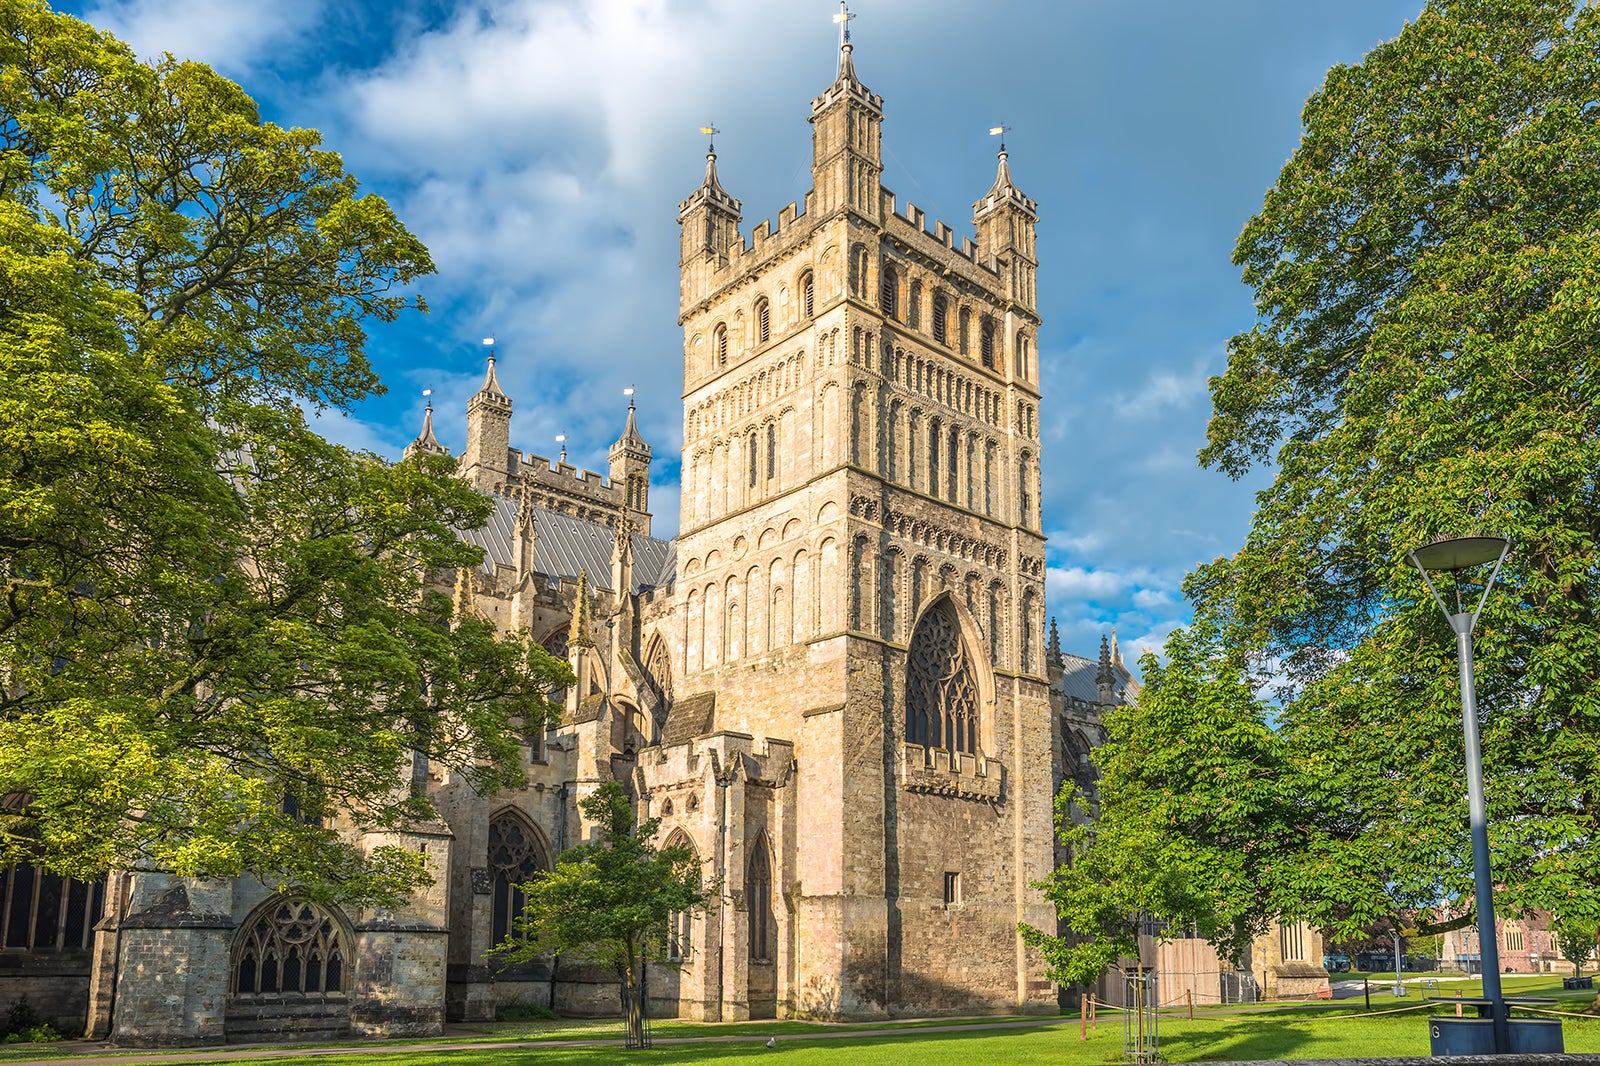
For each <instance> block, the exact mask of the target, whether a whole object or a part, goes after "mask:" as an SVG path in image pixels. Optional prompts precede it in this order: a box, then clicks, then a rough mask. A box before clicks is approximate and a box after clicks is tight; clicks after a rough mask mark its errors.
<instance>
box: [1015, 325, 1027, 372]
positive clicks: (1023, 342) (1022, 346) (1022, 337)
mask: <svg viewBox="0 0 1600 1066" xmlns="http://www.w3.org/2000/svg"><path fill="white" fill-rule="evenodd" d="M1027 376H1028V335H1027V334H1026V333H1021V332H1019V333H1018V334H1017V377H1019V378H1025V377H1027Z"/></svg>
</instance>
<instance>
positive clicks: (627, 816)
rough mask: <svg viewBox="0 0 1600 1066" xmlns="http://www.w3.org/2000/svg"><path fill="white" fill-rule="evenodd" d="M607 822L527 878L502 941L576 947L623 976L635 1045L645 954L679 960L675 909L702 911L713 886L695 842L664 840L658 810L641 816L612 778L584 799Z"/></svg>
mask: <svg viewBox="0 0 1600 1066" xmlns="http://www.w3.org/2000/svg"><path fill="white" fill-rule="evenodd" d="M578 806H579V808H580V809H582V811H583V813H584V815H585V817H587V818H588V819H589V820H590V821H592V822H594V823H595V824H596V826H597V827H598V828H599V837H598V839H597V840H595V841H593V842H592V843H587V844H579V845H577V846H576V847H572V848H568V849H567V850H566V851H564V852H562V853H561V857H560V858H559V859H557V860H556V868H555V869H554V870H553V871H551V872H548V873H541V874H539V875H538V876H537V877H535V878H534V879H533V880H532V881H530V882H528V883H527V884H525V885H523V886H522V891H523V893H524V895H525V897H526V900H527V904H526V906H525V908H524V909H523V912H522V914H521V915H520V916H519V917H518V918H517V919H516V921H515V922H514V923H513V925H514V930H515V931H514V933H513V935H512V936H511V937H510V938H509V939H508V940H507V942H506V944H505V945H504V946H503V947H502V948H501V949H500V954H501V957H502V958H504V959H505V960H506V961H507V962H528V961H530V960H532V959H535V958H539V957H541V956H547V955H572V956H576V957H578V958H581V959H584V960H587V961H589V962H591V963H593V964H595V965H597V966H601V967H604V968H605V969H608V970H610V971H611V972H612V973H614V974H616V976H617V981H618V983H619V985H620V986H621V992H622V1002H623V1004H624V1009H625V1010H626V1012H627V1016H628V1039H629V1046H632V1047H642V1046H645V1036H644V1001H643V985H642V983H641V982H642V979H643V976H644V967H645V964H646V962H655V963H658V964H664V965H675V963H674V962H672V961H671V960H670V959H669V958H668V952H667V950H666V947H667V944H666V941H667V935H668V929H667V926H668V922H669V920H670V918H671V916H672V915H673V914H675V913H684V912H690V913H693V912H696V911H699V910H701V909H702V908H703V907H704V906H705V902H706V900H707V898H708V895H709V893H708V892H707V891H706V889H704V888H702V887H701V882H700V864H699V862H698V861H696V859H695V857H694V853H693V851H691V850H690V849H689V848H688V847H687V846H683V847H665V848H657V847H656V846H655V838H656V834H657V832H659V831H660V828H661V820H660V819H659V818H651V819H648V820H646V821H643V822H637V820H636V819H635V817H634V811H633V802H632V801H631V800H630V799H628V797H627V795H626V794H625V793H624V792H623V791H622V786H621V785H619V784H617V782H615V781H607V782H605V783H604V784H602V785H601V786H600V787H599V788H597V789H595V791H594V793H593V794H592V795H590V796H589V797H588V798H586V799H584V800H583V801H582V802H581V803H579V804H578Z"/></svg>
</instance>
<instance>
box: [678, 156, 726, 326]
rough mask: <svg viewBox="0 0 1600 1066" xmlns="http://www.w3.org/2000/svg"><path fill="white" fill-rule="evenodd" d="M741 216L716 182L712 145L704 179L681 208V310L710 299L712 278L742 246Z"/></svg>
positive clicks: (679, 223) (717, 181)
mask: <svg viewBox="0 0 1600 1066" xmlns="http://www.w3.org/2000/svg"><path fill="white" fill-rule="evenodd" d="M706 129H707V130H710V129H711V127H709V126H708V127H706ZM739 212H740V207H739V201H738V200H735V199H734V198H733V197H732V196H730V195H729V194H728V191H727V190H726V189H724V188H723V187H722V182H721V181H719V180H718V179H717V145H716V141H712V142H711V144H710V146H709V147H708V148H707V149H706V176H705V179H704V180H703V181H701V182H700V187H699V188H698V189H696V190H695V191H694V192H693V193H692V194H690V196H689V198H688V199H687V200H684V201H683V202H682V203H680V204H679V205H678V227H679V231H680V232H679V244H680V248H679V252H678V268H679V270H678V273H679V276H680V281H679V284H680V286H681V287H682V303H680V304H679V306H681V307H687V306H688V305H690V304H692V303H694V302H696V301H697V300H700V299H703V298H704V297H705V296H706V295H708V294H709V293H710V291H711V275H712V274H714V273H715V272H716V271H718V270H721V269H722V268H723V267H725V266H727V265H728V258H729V256H730V255H732V253H733V251H734V249H736V248H738V247H741V246H742V240H741V238H740V237H739V222H740V220H741V215H740V213H739Z"/></svg>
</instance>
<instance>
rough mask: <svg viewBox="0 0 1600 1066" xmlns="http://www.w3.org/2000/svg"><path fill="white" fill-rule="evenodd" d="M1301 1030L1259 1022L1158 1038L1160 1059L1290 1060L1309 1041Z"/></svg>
mask: <svg viewBox="0 0 1600 1066" xmlns="http://www.w3.org/2000/svg"><path fill="white" fill-rule="evenodd" d="M1311 1039H1312V1038H1311V1035H1310V1034H1309V1033H1306V1032H1303V1031H1301V1030H1300V1029H1297V1028H1293V1027H1291V1026H1286V1025H1282V1024H1272V1023H1265V1022H1261V1021H1239V1022H1223V1023H1221V1024H1218V1025H1215V1026H1210V1027H1207V1028H1205V1029H1191V1030H1185V1031H1180V1032H1177V1033H1172V1034H1170V1035H1168V1034H1166V1033H1163V1034H1162V1036H1161V1057H1162V1058H1163V1059H1165V1060H1167V1061H1169V1062H1200V1061H1205V1060H1208V1059H1209V1060H1218V1059H1221V1060H1233V1061H1239V1062H1255V1061H1260V1060H1263V1059H1292V1058H1294V1057H1295V1055H1294V1052H1295V1051H1296V1049H1298V1048H1300V1047H1302V1046H1303V1045H1305V1044H1307V1043H1309V1042H1310V1041H1311Z"/></svg>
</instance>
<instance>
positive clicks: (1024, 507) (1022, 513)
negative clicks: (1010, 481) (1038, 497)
mask: <svg viewBox="0 0 1600 1066" xmlns="http://www.w3.org/2000/svg"><path fill="white" fill-rule="evenodd" d="M1028 458H1029V456H1028V453H1027V452H1023V453H1022V458H1021V459H1020V460H1019V461H1018V462H1017V489H1018V501H1017V504H1018V506H1017V525H1019V526H1031V525H1032V522H1033V494H1032V493H1031V492H1029V491H1028V488H1029V485H1028Z"/></svg>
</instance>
